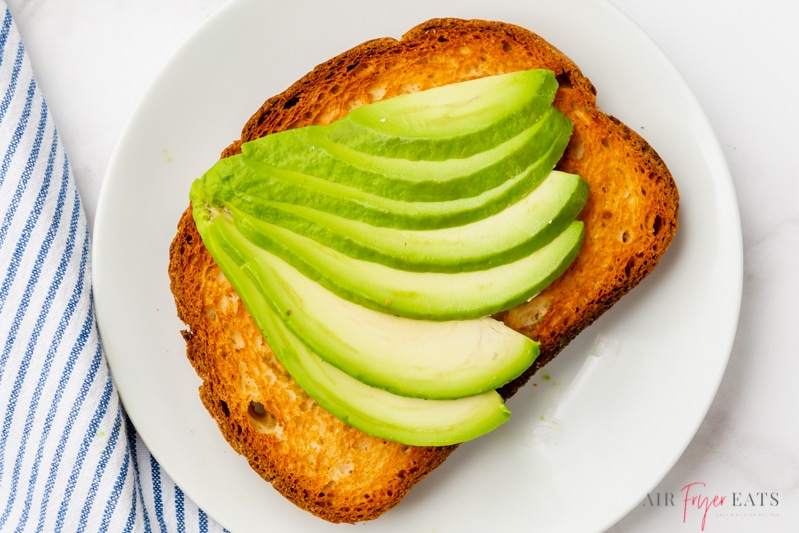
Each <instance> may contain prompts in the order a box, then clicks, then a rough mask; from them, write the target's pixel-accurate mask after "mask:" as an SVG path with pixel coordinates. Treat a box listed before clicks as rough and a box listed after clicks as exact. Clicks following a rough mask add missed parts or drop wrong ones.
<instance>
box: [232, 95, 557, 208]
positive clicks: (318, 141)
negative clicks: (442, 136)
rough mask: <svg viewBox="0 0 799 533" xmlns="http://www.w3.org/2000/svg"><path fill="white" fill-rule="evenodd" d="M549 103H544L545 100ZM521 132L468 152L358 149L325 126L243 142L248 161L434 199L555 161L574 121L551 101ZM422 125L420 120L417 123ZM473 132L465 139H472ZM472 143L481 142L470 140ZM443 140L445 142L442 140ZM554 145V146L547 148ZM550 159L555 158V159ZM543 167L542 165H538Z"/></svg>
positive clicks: (463, 194) (398, 196)
mask: <svg viewBox="0 0 799 533" xmlns="http://www.w3.org/2000/svg"><path fill="white" fill-rule="evenodd" d="M547 104H548V103H547ZM528 124H529V126H528V127H527V128H525V129H524V130H522V131H521V132H519V133H517V134H515V135H512V136H509V137H508V138H507V139H506V140H504V141H503V142H501V143H500V144H497V145H496V146H492V147H489V148H487V149H486V150H484V151H481V152H477V153H474V154H472V155H470V156H469V157H463V158H452V159H441V158H438V159H436V160H430V159H433V157H432V156H433V155H434V154H436V153H437V151H436V148H434V147H435V146H438V145H436V144H432V143H430V148H429V152H428V155H430V156H431V157H430V159H417V160H409V159H403V158H398V157H388V156H382V155H374V154H369V153H365V152H359V151H357V150H354V149H352V148H350V147H348V146H346V145H344V144H338V143H334V142H331V141H329V140H328V139H327V138H326V137H325V131H326V128H327V127H328V126H310V127H306V128H297V129H291V130H287V131H282V132H280V133H275V134H272V135H267V136H265V137H261V138H259V139H256V140H253V141H250V142H248V143H245V144H243V145H242V147H241V150H242V153H243V155H244V158H245V160H246V161H255V162H257V163H258V167H257V168H258V169H259V170H260V172H264V173H267V172H269V167H276V168H283V169H286V170H291V171H294V172H300V173H303V174H310V175H313V176H320V177H324V179H326V180H328V181H332V182H335V183H341V184H344V185H348V186H351V187H355V188H357V189H359V190H361V191H364V192H367V193H372V194H376V195H378V196H382V197H385V198H390V199H393V200H404V201H413V202H434V201H435V202H438V201H446V200H457V199H459V198H468V197H472V196H477V195H478V194H481V193H483V192H485V191H487V190H489V189H493V188H494V187H497V186H498V185H500V184H502V183H503V182H504V181H505V180H506V179H508V177H510V176H515V175H517V174H519V173H520V172H522V171H523V170H525V169H526V168H528V167H529V166H530V165H532V164H533V163H535V162H537V161H538V160H540V159H542V158H546V161H547V165H546V166H548V168H546V170H545V172H546V171H548V170H550V169H551V168H552V166H554V164H555V162H556V161H557V159H559V158H560V156H561V154H562V153H563V151H562V150H563V149H565V146H566V143H567V142H568V139H569V137H570V136H571V131H572V124H571V122H570V121H569V120H568V119H566V118H565V116H564V115H563V114H561V113H560V111H558V110H557V109H555V108H554V107H548V108H547V109H546V111H545V112H544V113H543V115H542V116H541V117H540V118H539V119H538V120H531V121H530V122H529V123H528ZM420 127H421V125H420ZM472 141H473V139H472V137H468V138H467V139H465V141H464V142H465V143H467V144H471V143H472ZM474 142H475V144H481V143H480V142H478V140H476V139H475V140H474ZM444 144H445V145H446V143H444ZM553 145H554V146H557V147H558V150H557V151H555V152H552V151H551V150H550V148H551V147H552V146H553ZM553 159H554V160H553ZM541 168H544V167H541Z"/></svg>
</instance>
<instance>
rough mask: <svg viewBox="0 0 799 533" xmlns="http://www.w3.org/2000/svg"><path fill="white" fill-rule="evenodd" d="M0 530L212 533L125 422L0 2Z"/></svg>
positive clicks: (76, 234) (70, 180) (73, 198)
mask: <svg viewBox="0 0 799 533" xmlns="http://www.w3.org/2000/svg"><path fill="white" fill-rule="evenodd" d="M0 13H2V28H1V29H0V219H2V222H1V223H0V224H1V225H0V343H1V344H0V531H46V532H53V531H68V532H78V531H153V530H155V531H169V532H171V531H190V532H194V531H222V530H223V529H222V528H221V527H220V526H219V525H217V524H216V523H214V522H213V521H212V520H210V519H209V518H208V516H207V515H206V514H205V513H204V512H203V511H202V510H201V509H199V508H198V507H197V506H196V505H195V504H194V503H193V502H192V501H191V500H189V499H188V498H187V497H186V496H185V494H184V493H183V491H182V490H181V489H180V488H179V487H177V486H176V485H175V484H174V482H173V481H172V480H171V479H170V478H169V476H168V474H167V473H166V472H165V471H164V470H163V469H162V468H161V466H160V465H159V464H158V462H157V461H156V460H155V459H154V458H153V456H152V455H151V454H150V453H149V451H148V450H147V448H146V446H145V445H144V443H143V442H142V441H141V439H140V438H139V436H138V435H137V434H136V431H135V428H134V427H133V426H132V424H131V423H130V422H129V420H128V419H127V418H126V416H125V413H124V410H123V408H122V406H121V403H120V400H119V396H118V394H117V391H116V389H115V387H114V382H113V381H112V379H111V375H110V373H109V369H108V366H107V364H106V361H105V359H104V356H103V351H102V345H101V343H100V338H99V334H98V329H97V324H96V319H95V316H94V308H93V305H92V289H91V263H90V250H91V242H90V233H89V228H88V223H87V219H86V215H85V212H84V210H83V207H82V205H81V201H80V194H79V192H78V190H77V187H76V182H75V179H74V176H73V174H72V170H71V167H70V164H69V159H68V157H67V154H66V152H65V150H64V147H63V144H62V142H61V140H60V139H59V136H58V130H57V128H56V126H55V124H54V123H53V118H52V115H51V114H50V112H49V110H48V108H47V104H46V102H45V99H44V97H43V96H42V94H41V91H40V89H39V87H38V86H37V84H36V80H35V77H34V73H33V69H32V67H31V65H30V62H29V59H28V57H27V54H26V53H25V47H24V45H23V43H22V41H21V39H20V36H19V33H18V31H17V28H16V26H15V24H14V21H13V17H12V15H11V12H10V11H9V10H8V8H7V7H6V6H5V4H0Z"/></svg>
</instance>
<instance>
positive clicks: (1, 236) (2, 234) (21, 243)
mask: <svg viewBox="0 0 799 533" xmlns="http://www.w3.org/2000/svg"><path fill="white" fill-rule="evenodd" d="M35 88H36V83H35V82H34V81H33V80H31V83H30V86H29V90H28V98H27V100H26V101H25V112H24V114H23V119H21V120H20V123H19V125H18V126H17V131H16V132H15V139H16V145H18V144H19V138H21V137H22V133H23V132H24V131H25V128H27V123H28V118H29V117H30V113H31V106H32V104H33V95H34V93H35ZM12 144H14V141H13V140H12ZM16 145H15V146H14V147H13V148H14V150H16ZM9 150H11V148H9ZM4 164H5V162H4ZM6 171H7V169H6V168H3V169H2V170H0V179H2V176H5V174H6ZM29 179H30V175H27V176H25V175H23V176H22V177H21V179H20V183H19V185H18V186H17V190H20V188H24V186H25V185H26V184H27V181H28V180H29ZM0 185H2V183H0ZM15 199H16V197H15ZM17 202H18V200H17ZM16 209H17V205H16V202H15V203H13V204H11V209H10V210H9V211H10V214H9V213H6V216H5V218H4V219H3V224H2V226H0V248H2V247H3V243H4V242H5V238H6V234H7V233H8V228H9V226H10V223H11V217H13V215H14V213H15V212H16ZM31 230H32V227H27V226H26V228H25V231H24V232H23V234H22V235H21V236H20V239H19V240H18V241H17V246H16V248H15V249H14V254H13V256H12V258H11V264H10V265H9V266H8V270H7V271H6V277H5V279H4V280H3V283H2V285H0V311H2V310H3V307H4V306H5V302H6V300H7V299H8V294H9V291H10V290H11V284H12V283H13V281H14V278H15V277H16V273H17V268H19V262H20V260H21V258H22V253H23V252H24V251H25V247H26V246H27V244H28V239H29V238H30V231H31ZM0 377H2V374H0Z"/></svg>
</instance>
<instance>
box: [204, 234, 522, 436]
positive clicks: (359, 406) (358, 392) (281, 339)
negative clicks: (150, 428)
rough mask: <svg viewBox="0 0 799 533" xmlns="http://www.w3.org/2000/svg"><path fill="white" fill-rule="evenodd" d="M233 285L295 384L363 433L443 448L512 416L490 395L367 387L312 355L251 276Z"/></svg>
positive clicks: (229, 265)
mask: <svg viewBox="0 0 799 533" xmlns="http://www.w3.org/2000/svg"><path fill="white" fill-rule="evenodd" d="M218 242H219V241H215V240H214V241H213V244H211V247H210V248H209V251H210V252H211V253H212V255H213V256H214V258H215V259H216V260H217V262H218V264H219V265H220V267H221V268H222V270H223V271H231V270H236V260H235V259H233V258H231V256H229V255H227V254H226V253H225V252H224V251H223V250H222V249H219V248H217V246H216V244H217V243H218ZM235 281H236V283H235V284H234V287H235V288H236V290H237V291H238V292H239V293H240V294H241V295H242V300H243V301H244V303H245V305H246V306H247V308H248V309H249V310H250V312H251V314H252V315H253V317H254V318H255V321H256V323H257V324H258V326H259V327H260V328H261V330H262V331H263V333H264V336H265V337H266V340H267V342H268V343H269V346H270V347H271V348H272V350H273V351H274V353H275V355H276V356H277V358H278V359H279V360H280V362H281V363H282V364H283V366H284V367H285V369H286V371H287V372H288V373H289V374H290V375H291V376H292V377H293V378H294V380H295V381H296V382H297V384H298V385H299V386H300V387H301V388H302V389H303V390H305V391H306V392H307V393H308V395H309V396H311V397H312V398H313V399H314V400H315V401H316V402H317V403H318V404H319V405H321V406H322V407H323V408H325V409H327V410H328V411H329V412H330V413H332V414H333V415H334V416H336V417H338V418H340V419H341V420H342V421H344V422H345V423H347V424H350V425H351V426H353V427H355V428H357V429H359V430H361V431H363V432H364V433H368V434H370V435H374V436H376V437H379V438H382V439H386V440H391V441H396V442H402V443H404V444H408V445H410V446H447V445H450V444H458V443H460V442H465V441H467V440H471V439H474V438H477V437H479V436H481V435H484V434H486V433H488V432H490V431H492V430H493V429H496V428H497V427H498V426H500V425H501V424H503V423H504V422H505V421H507V420H508V418H509V417H510V411H509V410H508V408H507V407H506V406H505V403H504V401H503V399H502V397H501V396H500V395H499V394H498V393H497V392H496V391H494V390H490V391H487V392H483V393H481V394H476V395H474V396H466V397H462V398H457V399H451V400H450V399H444V400H438V399H426V398H411V397H407V396H400V395H397V394H393V393H391V392H389V391H386V390H383V389H380V388H376V387H371V386H369V385H367V384H365V383H363V382H361V381H359V380H358V379H356V378H353V377H351V376H350V375H348V374H346V373H345V372H342V371H341V370H339V369H337V368H336V367H335V366H333V365H331V364H329V363H327V362H326V361H324V360H323V359H322V358H320V357H319V356H318V355H316V354H315V353H313V352H312V351H311V350H310V349H309V348H308V347H307V345H306V344H304V343H303V342H302V341H300V340H299V339H298V338H297V337H296V336H295V335H294V334H293V333H292V332H291V330H290V329H289V328H288V327H286V325H285V324H284V322H283V321H282V320H281V319H280V317H279V316H278V314H277V313H276V312H275V311H274V309H273V308H272V307H271V306H270V305H269V303H268V302H267V301H266V299H265V297H264V295H263V293H262V292H261V291H260V290H259V287H258V286H257V285H256V284H255V283H254V282H253V281H252V280H251V278H250V277H249V276H247V275H240V276H237V277H236V278H235Z"/></svg>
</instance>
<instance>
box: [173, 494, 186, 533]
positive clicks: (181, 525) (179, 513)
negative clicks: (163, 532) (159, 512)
mask: <svg viewBox="0 0 799 533" xmlns="http://www.w3.org/2000/svg"><path fill="white" fill-rule="evenodd" d="M184 506H185V498H184V496H183V491H182V490H180V487H178V486H177V485H175V522H177V526H178V533H186V509H185V507H184Z"/></svg>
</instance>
